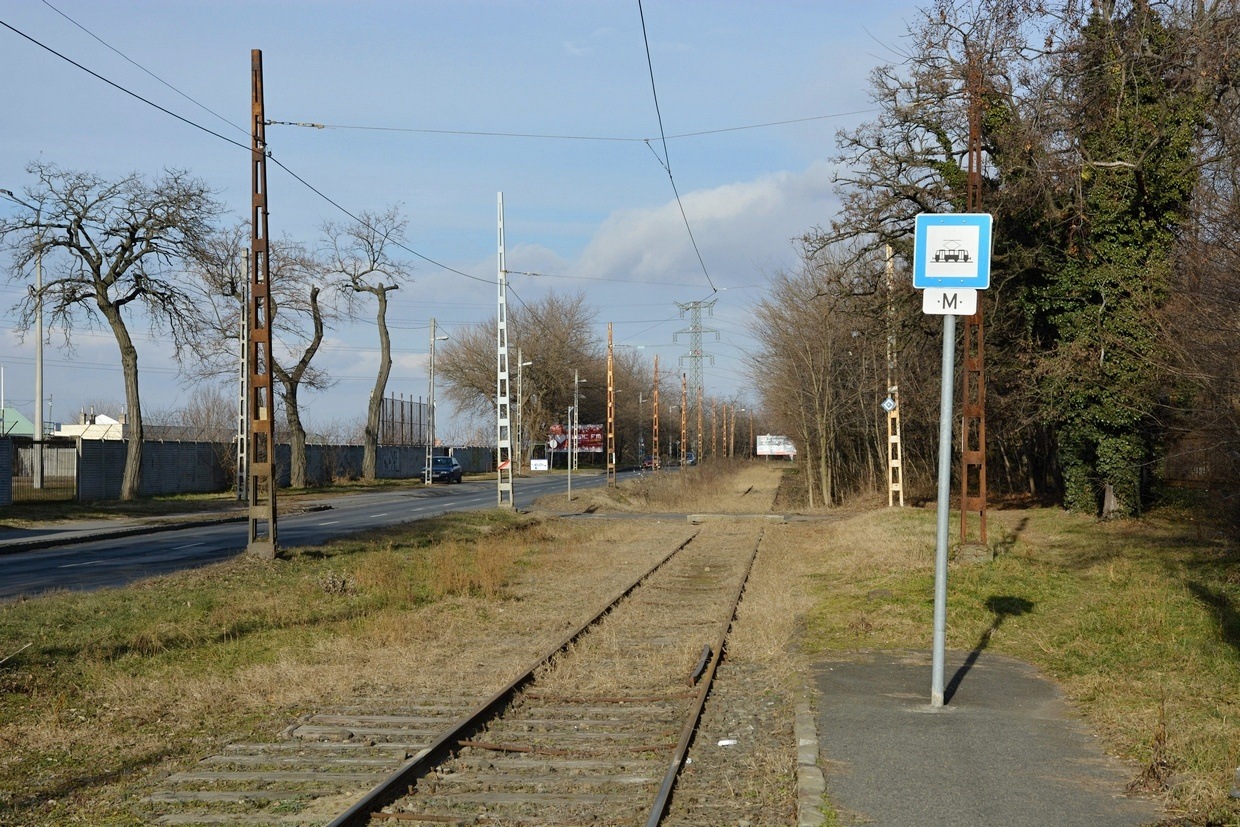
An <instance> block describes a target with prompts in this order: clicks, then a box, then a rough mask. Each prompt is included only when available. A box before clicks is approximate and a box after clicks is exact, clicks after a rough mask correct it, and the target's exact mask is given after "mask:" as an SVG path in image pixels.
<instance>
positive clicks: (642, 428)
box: [637, 391, 646, 469]
mask: <svg viewBox="0 0 1240 827" xmlns="http://www.w3.org/2000/svg"><path fill="white" fill-rule="evenodd" d="M645 404H646V397H645V396H643V395H642V391H638V392H637V467H638V469H642V468H645V467H646V425H645V422H646V408H645Z"/></svg>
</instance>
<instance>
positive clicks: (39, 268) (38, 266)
mask: <svg viewBox="0 0 1240 827" xmlns="http://www.w3.org/2000/svg"><path fill="white" fill-rule="evenodd" d="M0 195H3V196H5V197H6V198H8V199H9V200H10V201H12V202H13V203H15V204H20V205H21V206H23V207H25V208H26V209H28V210H34V215H35V219H34V220H35V226H36V227H37V228H38V235H37V237H36V239H35V245H36V246H35V252H34V335H35V344H34V434H33V437H34V469H33V470H34V475H33V479H32V480H31V485H32V486H33V487H34V488H36V489H40V488H42V487H43V222H42V214H41V213H42V210H41V209H40V208H37V207H33V206H31V205H30V204H27V203H26V202H25V201H22V200H21V199H20V198H18V197H17V196H16V195H14V194H13V191H12V190H5V189H0Z"/></svg>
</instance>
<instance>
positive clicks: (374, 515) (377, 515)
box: [371, 511, 388, 517]
mask: <svg viewBox="0 0 1240 827" xmlns="http://www.w3.org/2000/svg"><path fill="white" fill-rule="evenodd" d="M387 515H388V513H387V512H386V511H384V512H383V513H382V514H372V515H371V516H373V517H386V516H387Z"/></svg>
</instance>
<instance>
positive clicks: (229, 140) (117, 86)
mask: <svg viewBox="0 0 1240 827" xmlns="http://www.w3.org/2000/svg"><path fill="white" fill-rule="evenodd" d="M0 26H3V27H4V28H6V29H8V30H9V31H11V32H13V33H14V34H16V35H18V36H20V37H22V38H25V39H26V40H28V41H30V42H31V43H33V44H34V45H36V46H38V47H39V48H40V49H44V50H46V51H48V52H50V53H51V54H53V55H55V56H56V57H58V58H60V59H61V60H63V61H65V62H66V63H69V64H70V65H72V66H75V67H76V68H78V69H81V70H82V71H83V72H86V73H87V74H88V75H90V76H91V77H94V78H97V79H98V80H101V81H103V82H104V83H106V84H108V85H109V86H111V87H112V88H114V89H116V90H118V91H120V92H124V93H125V94H126V95H129V96H130V97H132V98H136V99H137V100H139V101H141V102H142V103H145V104H146V105H147V106H150V107H152V108H154V109H158V110H159V111H160V112H163V113H164V114H165V115H171V116H172V117H174V118H176V119H177V120H178V121H181V122H182V123H184V124H187V125H188V126H192V127H194V128H195V129H199V130H202V131H203V132H206V133H207V134H208V135H212V136H214V137H216V138H219V139H220V140H221V141H225V142H226V143H229V144H232V145H233V146H235V147H238V148H240V149H244V150H246V151H247V152H252V151H253V148H252V147H250V146H247V145H246V144H242V143H239V142H237V141H234V140H233V139H232V138H229V137H227V136H225V135H221V134H220V133H218V132H216V131H215V130H213V129H209V128H207V127H205V126H203V125H202V124H199V123H195V122H194V121H191V120H190V119H189V118H186V117H184V116H183V115H178V114H177V113H176V112H173V111H172V110H171V109H168V108H166V107H163V106H160V105H159V104H157V103H155V102H154V101H152V100H149V99H148V98H144V97H143V96H141V95H139V94H138V93H137V92H133V91H130V90H129V89H126V88H125V87H124V86H121V85H120V84H119V83H116V82H115V81H112V80H109V79H108V78H105V77H104V76H103V75H101V74H99V73H98V72H95V71H93V70H91V69H88V68H86V67H85V66H83V65H82V64H81V63H78V62H77V61H76V60H73V59H72V58H70V57H68V56H66V55H63V54H61V53H60V52H58V51H56V50H55V49H53V48H52V47H51V46H48V45H46V44H44V43H41V42H39V41H38V40H36V39H34V38H33V37H31V36H30V35H28V34H26V33H25V32H22V31H20V30H19V29H16V28H14V27H13V26H11V25H9V24H8V23H6V22H4V21H3V20H0ZM100 42H102V41H100ZM105 45H106V44H105ZM109 48H110V47H109ZM126 59H128V58H126ZM135 65H137V64H135ZM143 71H145V70H143ZM161 82H162V81H161ZM165 85H168V84H165ZM169 88H173V87H171V86H170V85H169ZM263 151H264V152H266V153H267V157H268V158H270V159H271V161H272V163H274V164H275V165H276V166H278V167H280V169H282V170H284V171H285V172H287V173H288V174H289V175H291V176H292V177H293V178H294V179H295V180H296V181H298V182H299V183H300V184H301V185H302V186H304V187H305V188H306V189H308V190H310V191H311V192H313V193H314V194H315V195H317V196H318V197H319V198H322V199H323V200H324V201H326V202H327V203H328V204H331V205H332V206H333V207H335V208H336V209H337V210H339V211H340V212H342V213H344V214H345V215H347V216H348V217H349V218H351V219H353V220H354V221H356V222H357V223H358V224H365V222H364V221H362V220H361V219H360V218H358V217H357V216H356V215H354V214H353V213H352V212H350V211H349V210H347V209H345V207H344V206H342V205H341V204H340V203H338V202H337V201H335V200H334V199H332V198H330V197H329V196H328V195H327V194H326V193H324V192H323V191H322V190H320V189H318V188H317V187H315V186H314V185H313V184H311V183H310V182H309V181H307V180H306V179H304V178H302V177H301V176H300V175H298V174H297V173H295V172H293V170H292V169H290V168H289V167H288V166H286V165H285V164H284V163H283V162H282V161H280V160H279V159H278V158H276V157H275V155H274V154H272V152H271V149H270V146H266V147H264V148H263ZM395 246H396V247H399V248H400V249H402V250H404V251H405V252H407V253H409V254H410V255H412V256H415V257H417V258H420V259H422V260H423V261H425V262H427V263H428V264H432V265H434V266H436V267H439V268H441V269H443V270H447V271H448V272H450V273H455V274H456V275H458V276H464V277H465V278H467V279H472V280H474V281H480V282H482V283H484V284H494V283H495V282H494V281H493V280H491V279H485V278H481V277H479V276H475V275H471V274H470V273H466V272H464V271H462V270H457V269H456V268H454V267H449V266H448V265H446V264H444V263H442V262H439V261H436V260H435V259H433V258H430V257H429V256H425V255H423V254H422V253H419V252H418V251H417V250H414V249H413V248H411V247H408V246H406V245H405V244H402V243H400V242H395Z"/></svg>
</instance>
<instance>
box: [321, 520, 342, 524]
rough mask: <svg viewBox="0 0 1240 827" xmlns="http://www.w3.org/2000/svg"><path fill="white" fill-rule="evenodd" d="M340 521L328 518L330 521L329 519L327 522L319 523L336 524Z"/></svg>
mask: <svg viewBox="0 0 1240 827" xmlns="http://www.w3.org/2000/svg"><path fill="white" fill-rule="evenodd" d="M338 522H340V521H339V520H328V521H327V522H325V523H319V525H335V524H336V523H338Z"/></svg>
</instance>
